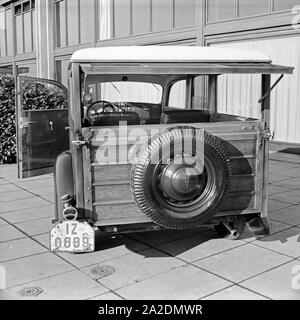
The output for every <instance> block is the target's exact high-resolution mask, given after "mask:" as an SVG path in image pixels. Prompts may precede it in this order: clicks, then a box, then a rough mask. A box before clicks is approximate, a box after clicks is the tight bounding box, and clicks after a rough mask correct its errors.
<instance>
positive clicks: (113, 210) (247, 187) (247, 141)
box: [89, 121, 260, 225]
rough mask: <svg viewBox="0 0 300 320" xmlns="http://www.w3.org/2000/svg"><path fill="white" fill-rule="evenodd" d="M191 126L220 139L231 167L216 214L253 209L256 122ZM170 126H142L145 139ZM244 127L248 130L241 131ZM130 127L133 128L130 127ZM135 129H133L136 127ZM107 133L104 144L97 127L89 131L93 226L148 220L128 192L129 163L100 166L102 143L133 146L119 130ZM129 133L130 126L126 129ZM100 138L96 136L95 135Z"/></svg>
mask: <svg viewBox="0 0 300 320" xmlns="http://www.w3.org/2000/svg"><path fill="white" fill-rule="evenodd" d="M193 125H194V126H195V127H203V128H205V130H207V131H208V132H210V133H212V134H214V135H216V136H218V137H219V138H220V141H221V143H222V144H223V147H224V148H225V150H226V152H227V154H228V156H229V157H230V163H231V168H232V177H231V186H230V190H229V193H228V195H227V196H226V198H225V199H224V200H223V202H222V206H221V209H220V211H222V212H223V211H224V212H227V211H240V212H245V210H254V209H257V208H255V203H256V200H255V199H256V197H257V194H256V192H255V186H256V184H257V176H256V165H257V163H256V155H257V150H259V148H257V144H258V142H259V141H260V140H259V137H260V134H259V130H260V129H259V127H260V125H259V123H257V122H253V121H250V122H243V123H227V125H224V123H217V124H216V123H204V124H203V123H201V124H193ZM172 126H174V125H146V126H143V127H142V129H144V133H145V136H146V134H147V133H148V134H149V133H150V131H151V130H153V129H154V128H157V129H159V128H160V129H162V127H164V128H165V127H172ZM247 126H248V127H249V128H251V129H249V128H248V130H250V131H248V132H247V131H245V128H247ZM132 127H134V126H132ZM136 128H137V127H136ZM110 129H111V130H110V131H106V133H107V134H109V133H110V134H112V132H113V133H114V135H115V137H117V138H116V139H115V140H112V141H111V143H108V141H109V140H107V139H106V140H103V134H104V131H103V130H102V133H101V129H97V128H91V131H93V132H94V134H93V135H92V137H93V138H92V139H91V176H92V180H91V183H92V185H91V188H92V204H93V212H94V219H95V220H97V225H109V224H124V223H129V221H130V222H131V223H134V222H141V221H148V218H146V217H144V216H143V214H142V213H141V212H140V210H139V208H138V207H137V206H136V204H135V202H134V199H133V197H132V193H131V190H130V172H131V167H132V166H131V163H130V162H129V161H125V163H122V164H117V163H113V164H106V165H102V164H101V159H100V163H99V161H98V160H99V158H97V157H96V152H97V150H98V149H99V148H101V146H102V144H103V143H104V141H106V145H105V148H107V149H109V150H110V148H111V150H113V148H115V145H116V144H117V147H116V149H117V150H120V148H123V149H121V150H123V151H125V152H127V150H128V149H130V148H132V147H133V146H134V143H133V142H132V143H130V144H129V145H128V146H127V145H126V141H127V139H126V137H124V136H122V133H120V131H119V128H116V127H111V128H110ZM128 131H130V127H128ZM99 135H100V136H99ZM89 174H90V173H89Z"/></svg>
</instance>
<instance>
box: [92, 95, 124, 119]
mask: <svg viewBox="0 0 300 320" xmlns="http://www.w3.org/2000/svg"><path fill="white" fill-rule="evenodd" d="M99 104H102V106H99ZM105 112H118V107H117V106H116V105H114V104H113V103H111V102H109V101H105V100H98V101H95V102H93V103H92V104H91V105H90V106H89V107H88V109H87V111H86V116H87V118H88V120H89V121H91V122H94V121H96V120H97V119H99V118H100V117H101V115H102V114H103V113H105Z"/></svg>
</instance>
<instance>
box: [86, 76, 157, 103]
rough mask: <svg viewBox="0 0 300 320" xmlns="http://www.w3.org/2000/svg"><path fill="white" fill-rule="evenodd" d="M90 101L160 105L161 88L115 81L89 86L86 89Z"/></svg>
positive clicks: (140, 83)
mask: <svg viewBox="0 0 300 320" xmlns="http://www.w3.org/2000/svg"><path fill="white" fill-rule="evenodd" d="M87 91H88V94H89V95H91V97H92V101H93V102H94V101H98V100H105V101H111V102H121V103H126V102H141V103H154V104H158V103H161V99H162V87H161V85H159V84H155V83H147V82H131V81H116V82H104V83H97V84H90V85H88V87H87Z"/></svg>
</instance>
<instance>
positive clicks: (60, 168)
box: [54, 151, 75, 220]
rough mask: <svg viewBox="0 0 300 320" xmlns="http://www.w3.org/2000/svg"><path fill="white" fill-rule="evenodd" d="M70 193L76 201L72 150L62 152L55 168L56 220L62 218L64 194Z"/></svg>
mask: <svg viewBox="0 0 300 320" xmlns="http://www.w3.org/2000/svg"><path fill="white" fill-rule="evenodd" d="M66 194H68V195H69V196H70V197H71V198H72V199H73V201H72V205H74V202H75V190H74V179H73V164H72V155H71V152H70V151H66V152H63V153H61V154H60V155H59V156H58V157H57V159H56V163H55V168H54V197H55V198H54V200H55V220H59V219H61V218H62V212H63V209H64V205H63V203H62V201H61V197H62V196H63V195H66Z"/></svg>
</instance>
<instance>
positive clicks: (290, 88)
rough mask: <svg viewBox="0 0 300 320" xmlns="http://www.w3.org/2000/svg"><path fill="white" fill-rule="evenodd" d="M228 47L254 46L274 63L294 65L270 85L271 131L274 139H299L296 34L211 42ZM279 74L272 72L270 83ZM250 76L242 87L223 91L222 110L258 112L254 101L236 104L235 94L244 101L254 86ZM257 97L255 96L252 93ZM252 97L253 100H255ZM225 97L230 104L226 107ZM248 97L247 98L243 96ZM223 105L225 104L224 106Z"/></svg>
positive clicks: (299, 81)
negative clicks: (278, 80)
mask: <svg viewBox="0 0 300 320" xmlns="http://www.w3.org/2000/svg"><path fill="white" fill-rule="evenodd" d="M213 45H214V46H216V45H217V46H224V47H230V48H241V49H255V50H259V51H262V52H264V53H266V54H267V55H269V56H270V57H271V59H272V60H273V63H275V64H281V65H288V66H293V67H295V70H294V74H293V75H285V77H284V79H283V80H282V81H281V82H280V83H279V84H278V86H277V87H276V89H274V91H273V93H272V96H271V129H273V130H274V131H275V140H277V141H285V142H294V143H300V37H299V36H289V37H282V38H277V39H275V38H274V39H273V38H269V39H261V40H251V41H242V42H231V43H220V44H213ZM278 77H279V75H274V76H272V83H273V82H274V81H275V80H276V79H277V78H278ZM254 79H255V77H253V78H252V80H251V81H249V79H248V80H245V81H246V82H247V81H248V84H247V85H246V86H244V87H243V90H242V91H241V87H240V85H241V84H239V85H235V86H234V90H232V91H231V92H227V103H226V104H225V103H224V101H223V105H222V99H221V100H220V104H221V105H220V108H221V110H222V108H223V110H222V111H225V112H226V113H233V114H239V115H247V116H255V115H258V104H257V103H256V101H254V100H253V99H252V100H253V102H252V103H248V104H247V105H245V107H242V108H237V103H236V101H237V95H239V94H241V93H242V95H243V96H242V97H240V98H239V100H238V101H240V102H242V101H246V98H245V96H246V95H248V96H249V93H250V92H251V87H252V89H253V88H255V87H257V82H256V81H257V80H254ZM256 98H257V96H256ZM256 98H255V100H256ZM228 101H231V102H232V106H231V107H228V105H229V103H228ZM247 101H248V99H247ZM224 105H227V108H225V107H224Z"/></svg>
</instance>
